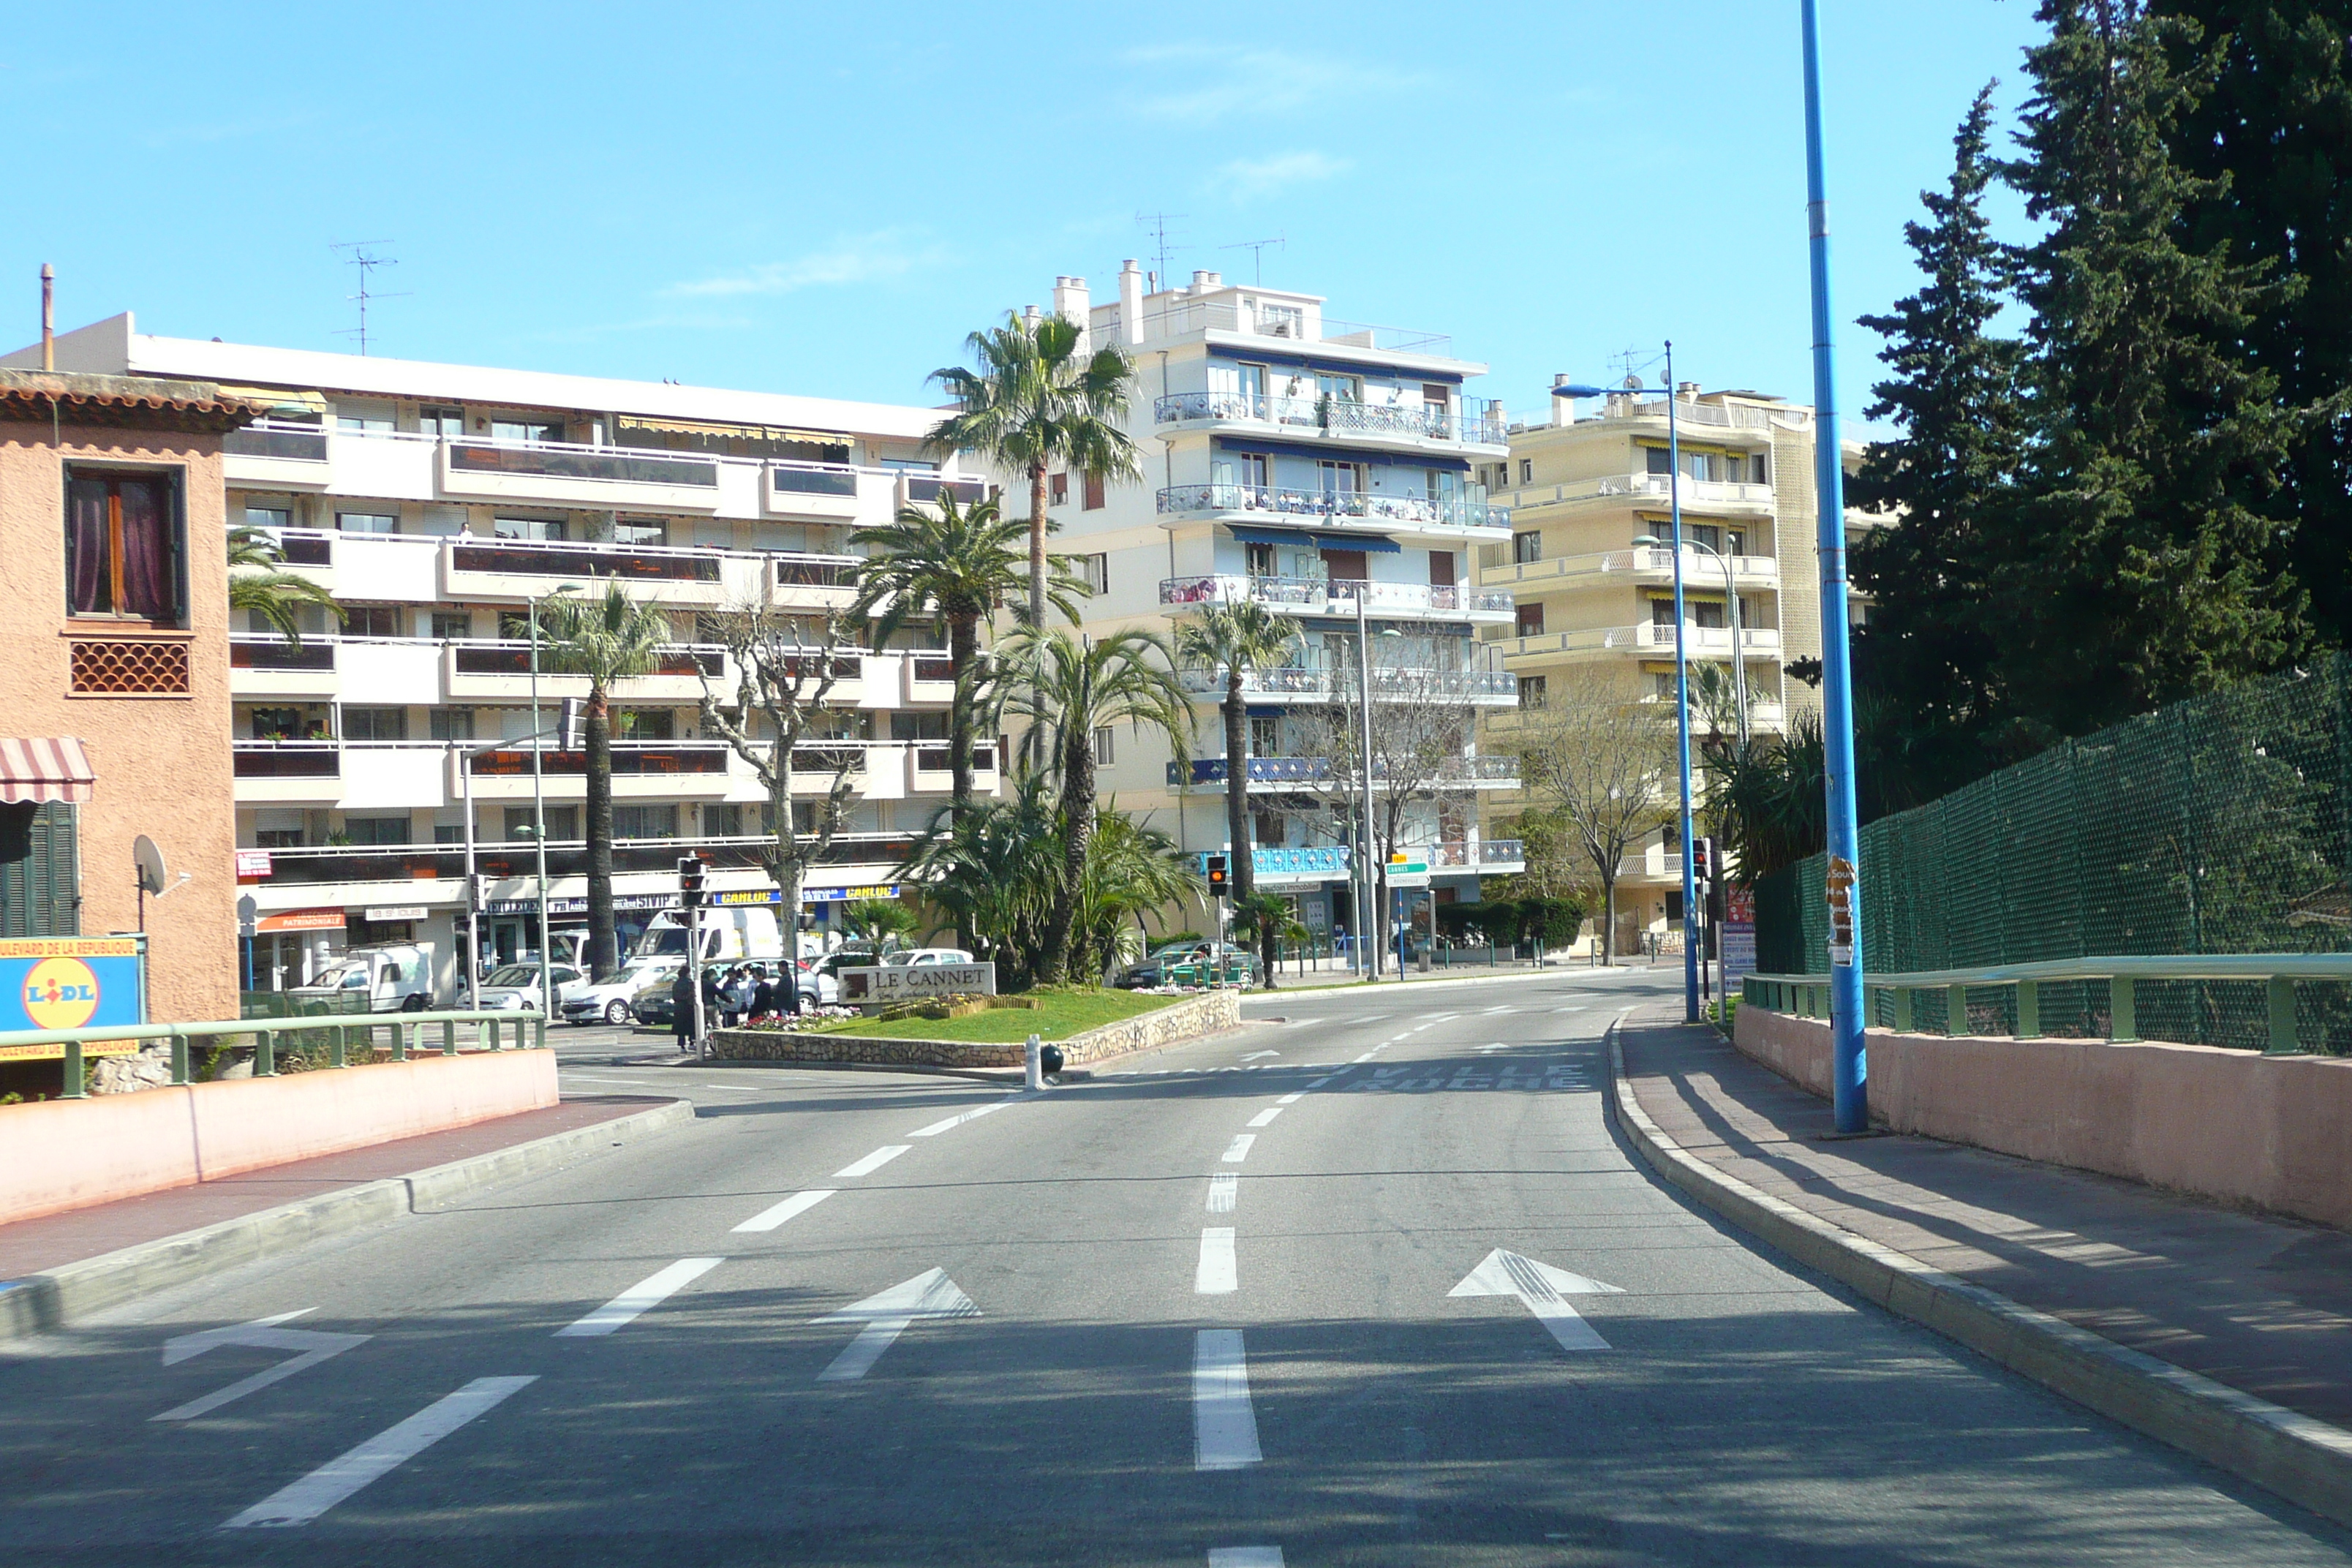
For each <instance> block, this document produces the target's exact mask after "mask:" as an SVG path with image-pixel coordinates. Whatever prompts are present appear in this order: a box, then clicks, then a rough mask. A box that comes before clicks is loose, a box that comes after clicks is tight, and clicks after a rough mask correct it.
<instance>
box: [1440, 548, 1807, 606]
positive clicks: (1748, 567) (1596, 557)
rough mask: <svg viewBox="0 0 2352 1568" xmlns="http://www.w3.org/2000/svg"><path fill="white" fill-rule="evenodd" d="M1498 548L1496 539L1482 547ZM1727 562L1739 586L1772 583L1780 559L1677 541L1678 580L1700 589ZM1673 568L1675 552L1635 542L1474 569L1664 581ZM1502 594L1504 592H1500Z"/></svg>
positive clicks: (1515, 575) (1512, 579)
mask: <svg viewBox="0 0 2352 1568" xmlns="http://www.w3.org/2000/svg"><path fill="white" fill-rule="evenodd" d="M1488 548H1489V549H1492V550H1494V551H1496V552H1497V553H1499V552H1501V551H1502V548H1503V547H1502V546H1500V545H1491V546H1489V547H1488ZM1726 561H1729V562H1730V563H1731V574H1732V581H1733V582H1735V583H1736V584H1738V585H1739V586H1740V587H1743V588H1771V587H1777V586H1779V584H1780V560H1779V559H1778V558H1777V557H1775V556H1770V555H1729V556H1719V555H1713V554H1709V553H1708V552H1706V551H1703V550H1694V549H1692V548H1691V547H1690V546H1688V545H1685V546H1684V547H1683V581H1684V583H1685V584H1687V585H1689V586H1692V587H1696V588H1699V589H1705V588H1706V586H1707V584H1710V583H1721V582H1722V581H1723V563H1724V562H1726ZM1674 573H1675V552H1674V551H1673V549H1672V548H1670V547H1668V546H1665V545H1647V544H1643V545H1635V546H1634V547H1633V549H1631V550H1607V551H1600V552H1594V553H1592V554H1589V555H1559V556H1554V557H1553V558H1552V559H1550V560H1549V561H1514V562H1509V563H1504V564H1501V565H1496V566H1489V567H1486V569H1485V570H1484V571H1483V572H1482V573H1481V574H1480V575H1481V576H1483V577H1484V578H1485V579H1486V581H1487V582H1489V583H1541V582H1548V581H1554V580H1558V579H1561V578H1574V577H1592V578H1606V577H1611V576H1628V575H1630V576H1633V577H1636V578H1638V579H1640V580H1642V581H1644V582H1662V581H1670V580H1671V579H1672V578H1673V576H1674ZM1505 597H1506V598H1507V597H1508V595H1505Z"/></svg>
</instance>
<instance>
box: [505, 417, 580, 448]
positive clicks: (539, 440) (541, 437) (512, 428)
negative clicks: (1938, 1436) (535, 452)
mask: <svg viewBox="0 0 2352 1568" xmlns="http://www.w3.org/2000/svg"><path fill="white" fill-rule="evenodd" d="M490 439H491V440H493V441H525V442H529V443H531V444H532V445H544V444H546V443H548V442H552V441H561V440H562V439H563V421H562V420H561V419H493V420H491V421H490Z"/></svg>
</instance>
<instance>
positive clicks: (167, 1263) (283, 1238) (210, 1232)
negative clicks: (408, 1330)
mask: <svg viewBox="0 0 2352 1568" xmlns="http://www.w3.org/2000/svg"><path fill="white" fill-rule="evenodd" d="M693 1120H694V1106H693V1103H692V1102H691V1101H688V1100H671V1101H669V1102H668V1103H667V1104H666V1105H657V1106H654V1107H652V1108H651V1109H649V1110H639V1111H635V1112H632V1113H631V1114H629V1115H627V1116H619V1117H615V1118H614V1119H613V1120H612V1121H600V1122H597V1123H595V1124H594V1125H593V1126H588V1127H574V1128H571V1129H569V1130H567V1131H562V1132H556V1133H551V1134H550V1135H549V1136H547V1137H545V1138H535V1139H533V1140H531V1141H530V1142H528V1143H517V1144H515V1145H514V1146H512V1147H511V1148H507V1149H494V1150H492V1151H490V1152H488V1153H486V1154H476V1155H473V1156H471V1157H470V1158H467V1159H464V1160H456V1161H452V1162H450V1163H447V1164H446V1165H435V1166H432V1167H430V1168H428V1169H426V1170H423V1171H416V1172H412V1173H409V1174H408V1175H405V1176H389V1177H386V1178H384V1179H383V1180H381V1181H374V1182H362V1183H361V1184H358V1185H356V1186H350V1187H341V1188H338V1189H337V1190H336V1191H334V1192H331V1193H320V1194H316V1195H315V1196H312V1197H307V1198H299V1199H297V1200H296V1201H295V1202H293V1203H290V1204H280V1205H278V1206H277V1207H276V1208H267V1209H261V1210H257V1212H255V1213H253V1214H248V1215H238V1216H237V1217H236V1218H235V1219H226V1220H222V1221H221V1222H220V1223H219V1224H217V1225H208V1226H204V1227H203V1228H201V1229H198V1230H190V1231H183V1232H182V1233H180V1234H179V1235H178V1236H167V1237H160V1238H158V1239H157V1240H154V1241H148V1242H142V1243H140V1244H139V1245H138V1246H136V1247H123V1248H122V1249H121V1250H120V1251H117V1252H108V1253H101V1254H100V1255H99V1256H98V1257H96V1258H83V1259H82V1260H81V1261H79V1262H78V1263H68V1264H64V1265H62V1266H60V1267H58V1268H50V1269H45V1270H43V1271H42V1272H40V1273H37V1274H28V1275H26V1277H25V1278H23V1279H12V1280H5V1281H0V1342H5V1341H8V1340H12V1339H20V1338H23V1337H25V1336H27V1335H31V1334H38V1333H47V1332H48V1331H52V1330H55V1329H60V1328H64V1327H66V1326H67V1325H68V1324H69V1323H72V1322H74V1321H78V1320H79V1319H83V1318H87V1317H89V1315H90V1314H91V1313H93V1312H99V1311H103V1310H105V1309H107V1308H109V1307H112V1306H116V1305H118V1304H120V1303H121V1302H124V1301H128V1300H132V1299H133V1298H135V1297H139V1296H146V1295H151V1294H152V1293H153V1292H155V1291H158V1290H168V1289H173V1287H175V1286H180V1285H185V1284H188V1283H190V1282H192V1281H194V1280H197V1279H205V1278H206V1277H208V1276H210V1275H214V1274H220V1273H224V1272H226V1271H227V1270H228V1269H231V1268H241V1267H243V1266H244V1265H246V1264H247V1263H257V1262H259V1261H261V1260H262V1259H264V1258H278V1257H281V1256H283V1255H285V1254H286V1253H289V1252H293V1251H296V1250H298V1249H299V1248H300V1247H307V1246H309V1245H310V1243H312V1242H314V1241H320V1240H324V1239H325V1238H326V1237H331V1236H340V1235H341V1234H343V1233H344V1232H346V1231H353V1230H358V1229H360V1228H362V1226H371V1225H378V1224H381V1223H382V1222H383V1221H385V1220H389V1219H397V1218H399V1217H400V1216H402V1215H409V1214H419V1213H423V1212H425V1210H426V1209H428V1208H430V1207H432V1206H434V1205H440V1204H446V1203H449V1202H451V1201H453V1200H455V1199H457V1198H459V1197H462V1196H464V1195H465V1194H467V1193H469V1192H473V1191H475V1190H477V1189H478V1188H481V1187H487V1186H491V1185H495V1184H498V1183H500V1182H505V1181H510V1180H512V1179H514V1178H515V1177H518V1176H524V1175H530V1174H532V1173H537V1172H540V1171H545V1170H551V1169H553V1168H554V1167H556V1166H558V1165H562V1164H566V1163H570V1162H572V1161H573V1160H577V1159H580V1158H582V1157H583V1156H585V1155H587V1154H590V1153H593V1152H595V1151H596V1150H598V1149H599V1148H604V1147H609V1146H611V1145H614V1144H618V1143H625V1142H631V1141H633V1140H635V1139H637V1138H642V1137H646V1136H647V1135H649V1134H652V1133H655V1132H660V1131H667V1129H669V1128H671V1127H674V1126H677V1124H678V1123H679V1122H682V1121H693Z"/></svg>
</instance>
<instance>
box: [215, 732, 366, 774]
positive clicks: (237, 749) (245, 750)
mask: <svg viewBox="0 0 2352 1568" xmlns="http://www.w3.org/2000/svg"><path fill="white" fill-rule="evenodd" d="M230 769H231V772H232V773H234V774H235V775H236V777H238V778H241V779H331V778H340V777H341V775H342V771H343V753H342V750H341V747H339V746H337V745H336V744H335V743H334V742H332V741H326V742H319V741H238V742H235V743H234V744H233V745H232V746H231V748H230Z"/></svg>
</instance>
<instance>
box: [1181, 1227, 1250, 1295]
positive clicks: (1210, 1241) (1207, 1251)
mask: <svg viewBox="0 0 2352 1568" xmlns="http://www.w3.org/2000/svg"><path fill="white" fill-rule="evenodd" d="M1241 1288H1242V1277H1241V1270H1240V1267H1239V1265H1237V1264H1236V1263H1235V1262H1234V1229H1233V1226H1208V1227H1206V1228H1204V1229H1203V1230H1202V1232H1201V1261H1200V1264H1199V1266H1198V1267H1196V1268H1194V1269H1193V1270H1192V1294H1193V1295H1195V1296H1230V1295H1232V1294H1233V1293H1234V1291H1236V1290H1238V1289H1241Z"/></svg>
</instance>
